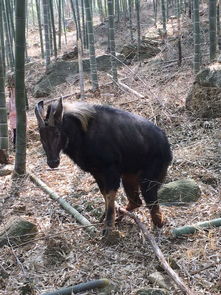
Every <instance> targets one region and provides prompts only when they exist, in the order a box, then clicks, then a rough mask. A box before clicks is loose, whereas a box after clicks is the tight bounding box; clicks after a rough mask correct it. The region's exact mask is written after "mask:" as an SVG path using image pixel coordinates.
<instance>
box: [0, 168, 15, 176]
mask: <svg viewBox="0 0 221 295" xmlns="http://www.w3.org/2000/svg"><path fill="white" fill-rule="evenodd" d="M13 169H14V166H13V165H4V166H3V167H2V168H1V169H0V176H7V175H10V174H11V173H12V172H13Z"/></svg>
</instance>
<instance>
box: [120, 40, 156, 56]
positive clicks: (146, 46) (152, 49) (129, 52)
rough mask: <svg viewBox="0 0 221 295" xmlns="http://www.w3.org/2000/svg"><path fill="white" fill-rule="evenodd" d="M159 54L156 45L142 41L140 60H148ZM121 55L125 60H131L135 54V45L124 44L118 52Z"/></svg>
mask: <svg viewBox="0 0 221 295" xmlns="http://www.w3.org/2000/svg"><path fill="white" fill-rule="evenodd" d="M159 52H160V49H159V48H158V47H157V45H156V43H154V45H153V42H152V41H149V40H146V39H145V40H142V42H141V46H140V58H141V59H148V58H151V57H153V56H156V55H157V54H158V53H159ZM120 53H121V54H123V55H124V56H125V58H126V59H133V58H134V57H135V56H136V54H137V45H136V44H126V45H124V46H123V48H122V49H121V51H120Z"/></svg>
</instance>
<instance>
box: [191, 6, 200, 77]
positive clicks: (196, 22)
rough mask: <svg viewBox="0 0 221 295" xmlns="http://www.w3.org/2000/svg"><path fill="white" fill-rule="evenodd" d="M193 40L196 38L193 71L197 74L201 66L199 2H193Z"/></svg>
mask: <svg viewBox="0 0 221 295" xmlns="http://www.w3.org/2000/svg"><path fill="white" fill-rule="evenodd" d="M193 38H194V59H193V69H194V73H195V74H196V73H198V72H199V70H200V64H201V50H200V45H201V44H200V16H199V0H194V1H193Z"/></svg>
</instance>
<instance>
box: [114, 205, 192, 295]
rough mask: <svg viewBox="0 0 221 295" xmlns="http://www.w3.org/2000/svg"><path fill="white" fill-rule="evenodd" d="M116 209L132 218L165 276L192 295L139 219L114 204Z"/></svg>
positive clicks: (188, 294)
mask: <svg viewBox="0 0 221 295" xmlns="http://www.w3.org/2000/svg"><path fill="white" fill-rule="evenodd" d="M116 208H117V210H118V211H119V212H120V213H123V214H125V215H127V216H129V217H130V218H132V219H133V220H134V221H135V222H136V224H137V225H138V226H139V228H140V229H141V230H142V232H143V235H144V237H145V238H146V239H147V240H148V241H149V242H150V244H151V246H152V248H153V251H154V253H155V255H156V256H157V258H158V259H159V261H160V263H161V265H162V267H163V269H164V270H165V271H166V272H167V274H168V275H169V276H170V278H171V279H172V280H173V281H174V282H175V284H176V285H177V286H178V287H179V288H180V290H182V291H183V293H184V294H187V295H194V293H193V292H192V291H191V290H190V289H189V288H188V287H187V286H186V285H185V284H184V282H183V281H182V279H181V278H180V277H179V276H178V275H177V273H176V272H175V271H174V270H173V269H172V268H171V267H170V265H169V264H168V262H167V261H166V259H165V257H164V255H163V253H162V251H161V250H160V248H159V247H158V245H157V242H156V240H155V238H154V236H153V235H151V234H150V233H149V232H148V230H147V229H146V227H145V225H144V224H143V223H142V222H141V221H140V219H139V218H138V217H137V216H136V215H135V214H133V213H131V212H128V211H127V210H125V209H123V208H120V207H119V205H118V204H116Z"/></svg>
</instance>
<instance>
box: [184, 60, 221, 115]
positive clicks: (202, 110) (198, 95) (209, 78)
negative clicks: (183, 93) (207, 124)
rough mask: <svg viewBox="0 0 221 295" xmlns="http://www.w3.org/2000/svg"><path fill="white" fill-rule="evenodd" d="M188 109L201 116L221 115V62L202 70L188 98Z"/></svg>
mask: <svg viewBox="0 0 221 295" xmlns="http://www.w3.org/2000/svg"><path fill="white" fill-rule="evenodd" d="M186 109H187V110H188V111H190V112H191V114H192V115H194V116H197V117H200V118H218V117H221V64H220V63H214V64H211V65H209V66H208V67H207V68H205V69H203V70H202V71H200V72H199V73H198V74H197V75H196V78H195V81H194V83H193V86H192V88H191V90H190V92H189V94H188V96H187V98H186Z"/></svg>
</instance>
